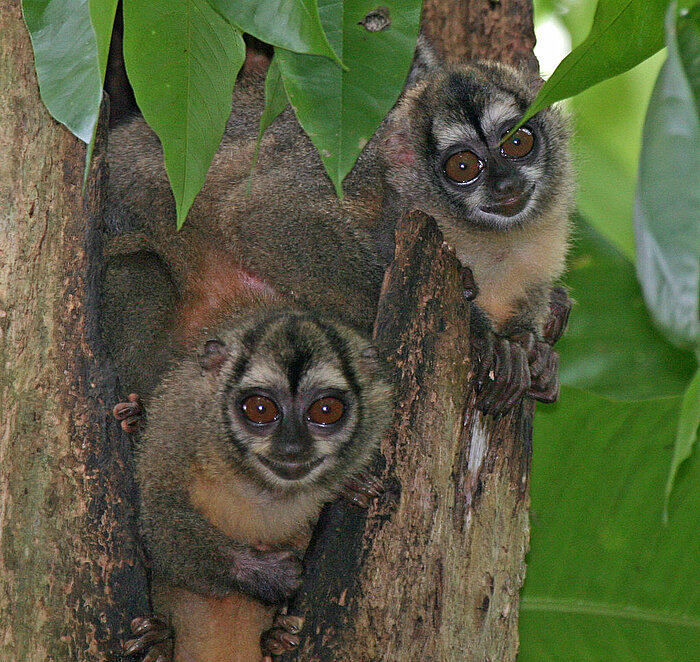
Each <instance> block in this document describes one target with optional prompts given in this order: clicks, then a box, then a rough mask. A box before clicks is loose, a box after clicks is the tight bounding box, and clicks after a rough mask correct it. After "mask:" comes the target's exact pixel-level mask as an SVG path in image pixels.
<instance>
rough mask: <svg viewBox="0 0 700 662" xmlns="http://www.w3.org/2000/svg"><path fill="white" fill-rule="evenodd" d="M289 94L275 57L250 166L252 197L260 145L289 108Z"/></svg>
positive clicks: (270, 68)
mask: <svg viewBox="0 0 700 662" xmlns="http://www.w3.org/2000/svg"><path fill="white" fill-rule="evenodd" d="M287 103H288V100H287V93H286V92H285V91H284V83H283V82H282V75H281V74H280V69H279V66H278V65H277V58H275V57H273V58H272V61H271V62H270V66H269V68H268V70H267V75H266V77H265V108H263V112H262V115H260V128H259V129H258V139H257V142H256V143H255V152H254V153H253V163H252V164H251V166H250V177H249V178H248V187H247V194H248V195H250V186H251V183H252V181H253V170H254V169H255V165H256V164H257V162H258V154H259V153H260V143H261V141H262V137H263V134H264V133H265V131H267V127H269V126H270V124H272V123H273V122H274V121H275V118H276V117H277V116H278V115H279V114H280V113H281V112H282V111H283V110H284V109H285V108H286V107H287Z"/></svg>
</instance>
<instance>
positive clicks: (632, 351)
mask: <svg viewBox="0 0 700 662" xmlns="http://www.w3.org/2000/svg"><path fill="white" fill-rule="evenodd" d="M574 237H575V241H574V245H573V249H572V251H571V255H570V258H569V269H568V272H567V275H566V280H565V282H566V285H567V287H568V288H569V289H570V292H571V296H572V297H573V298H574V299H575V300H576V305H575V306H574V309H573V311H572V312H571V318H570V320H569V328H568V329H567V331H566V333H565V334H564V337H563V338H562V339H561V340H560V341H559V343H558V344H557V350H558V351H559V352H560V354H561V380H562V383H563V384H568V385H570V386H577V387H578V388H582V389H586V390H589V391H593V392H595V393H597V394H598V395H605V396H608V397H611V398H620V399H641V398H652V397H658V396H661V395H680V394H681V393H683V391H684V390H685V388H686V386H687V384H688V381H689V380H690V378H691V377H692V375H693V370H694V367H695V358H694V356H693V354H692V353H690V352H685V351H681V350H678V349H676V348H674V347H672V346H671V345H669V343H668V342H667V341H666V339H665V338H664V337H663V336H662V334H661V333H659V332H658V331H657V330H656V328H655V327H654V325H653V323H652V320H651V317H650V316H649V313H648V312H647V311H646V309H645V307H644V300H643V298H642V293H641V290H640V288H639V283H638V281H637V278H636V276H635V273H634V266H633V265H632V263H631V262H630V261H629V259H627V258H626V257H625V256H623V255H622V254H621V253H620V252H619V251H618V250H617V249H616V248H615V247H614V246H612V245H611V244H610V243H609V242H608V241H606V240H605V239H604V238H603V237H602V236H601V235H600V234H599V233H598V232H597V231H596V230H595V229H593V228H592V227H591V226H590V225H589V224H588V223H586V222H585V221H584V220H583V219H581V218H580V217H579V218H577V219H576V226H575V230H574Z"/></svg>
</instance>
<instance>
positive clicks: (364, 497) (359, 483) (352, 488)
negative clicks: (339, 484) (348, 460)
mask: <svg viewBox="0 0 700 662" xmlns="http://www.w3.org/2000/svg"><path fill="white" fill-rule="evenodd" d="M383 491H384V489H383V487H382V481H381V479H380V478H377V477H376V476H371V475H370V474H368V473H367V472H365V471H361V472H360V473H358V474H356V475H355V476H353V477H352V478H351V479H350V480H348V481H347V482H346V483H345V485H344V486H343V491H342V492H341V495H342V496H343V497H344V498H346V499H347V500H348V501H350V502H351V503H354V504H356V505H358V506H360V508H369V505H370V503H371V501H372V499H374V498H375V497H378V496H380V495H381V494H382V492H383Z"/></svg>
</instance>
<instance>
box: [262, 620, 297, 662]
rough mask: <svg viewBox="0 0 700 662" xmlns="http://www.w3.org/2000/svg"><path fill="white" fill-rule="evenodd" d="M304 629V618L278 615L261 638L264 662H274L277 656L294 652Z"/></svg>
mask: <svg viewBox="0 0 700 662" xmlns="http://www.w3.org/2000/svg"><path fill="white" fill-rule="evenodd" d="M303 627H304V617H303V616H292V615H290V614H283V613H280V614H278V615H277V617H276V618H275V622H274V623H273V624H272V627H271V628H270V629H269V630H266V631H265V632H263V633H262V636H261V637H260V647H261V648H262V652H263V659H262V662H272V660H273V659H274V657H276V656H277V655H282V654H283V653H286V652H287V651H291V650H294V649H295V648H296V647H297V646H298V645H299V643H300V641H301V638H300V637H299V633H300V632H301V630H302V628H303Z"/></svg>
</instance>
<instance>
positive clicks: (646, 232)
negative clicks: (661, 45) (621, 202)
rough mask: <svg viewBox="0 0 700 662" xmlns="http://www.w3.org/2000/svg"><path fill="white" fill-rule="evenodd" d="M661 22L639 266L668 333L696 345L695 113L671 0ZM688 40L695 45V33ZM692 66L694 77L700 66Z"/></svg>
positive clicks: (644, 158)
mask: <svg viewBox="0 0 700 662" xmlns="http://www.w3.org/2000/svg"><path fill="white" fill-rule="evenodd" d="M666 27H667V33H668V59H667V61H666V64H665V65H664V67H663V69H662V70H661V73H660V74H659V79H658V81H657V84H656V87H655V88H654V92H653V93H652V97H651V102H650V104H649V111H648V113H647V119H646V122H645V125H644V139H643V146H642V154H641V158H640V163H639V179H638V186H637V197H636V205H635V219H634V220H635V231H636V238H637V256H638V259H637V274H638V276H639V280H640V283H641V285H642V290H643V292H644V298H645V301H646V303H647V306H648V307H649V310H650V311H651V313H652V316H653V317H654V319H655V320H656V322H657V323H658V324H659V326H660V327H661V328H662V329H663V330H664V332H665V333H666V335H667V336H668V338H669V339H670V340H672V341H673V342H675V343H677V344H679V345H684V346H688V347H700V323H699V322H698V313H699V310H698V299H699V297H700V211H699V210H700V118H699V117H698V113H697V109H696V106H695V101H694V97H693V91H692V86H691V84H690V82H689V79H688V76H687V75H686V70H685V68H684V67H683V64H682V63H681V59H680V56H679V52H678V42H677V35H676V8H675V6H671V7H670V8H669V15H668V17H667V22H666ZM696 36H697V38H698V39H699V40H700V33H697V34H696ZM691 44H692V45H693V46H694V47H695V48H696V49H698V50H700V41H698V42H697V43H695V44H693V42H692V41H691ZM698 64H700V62H699V63H698ZM690 74H691V76H692V77H693V80H694V81H695V83H696V84H700V82H699V81H700V67H698V69H697V70H695V71H691V72H690Z"/></svg>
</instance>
